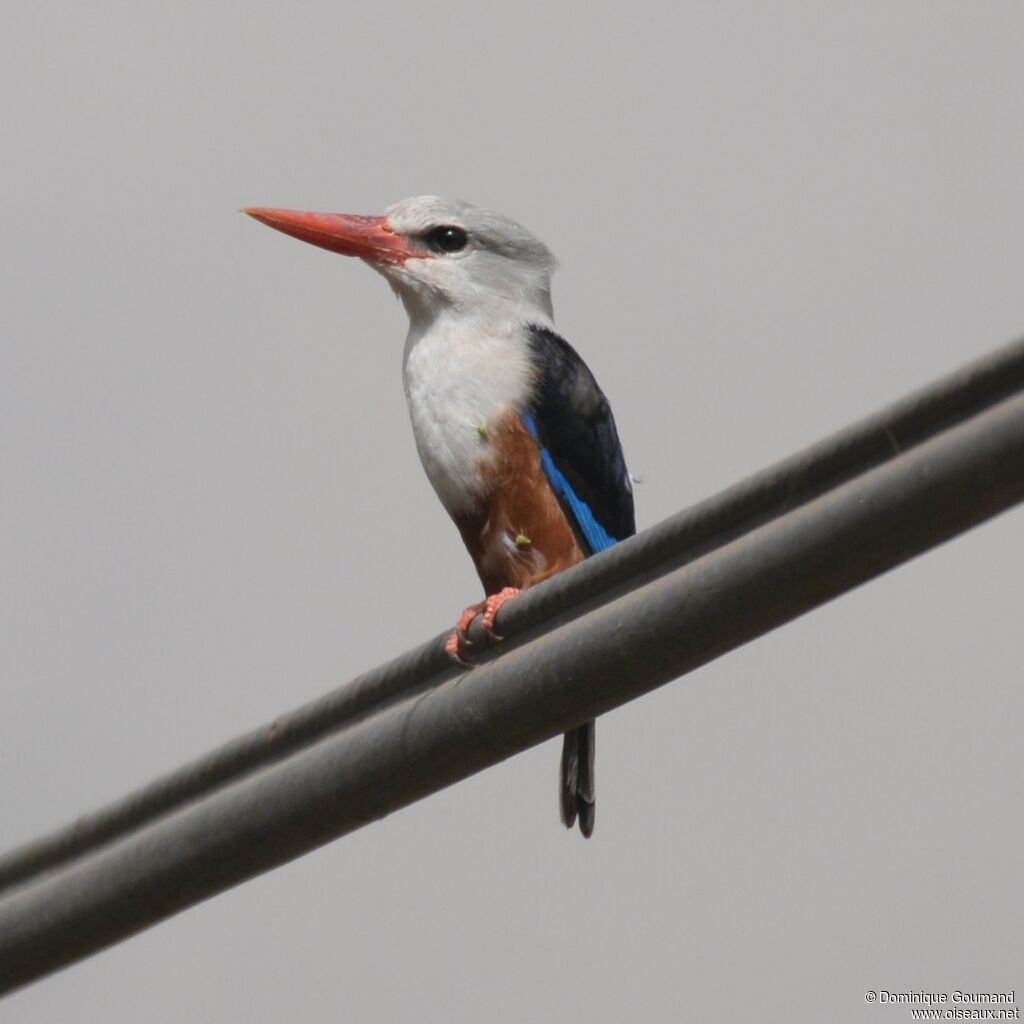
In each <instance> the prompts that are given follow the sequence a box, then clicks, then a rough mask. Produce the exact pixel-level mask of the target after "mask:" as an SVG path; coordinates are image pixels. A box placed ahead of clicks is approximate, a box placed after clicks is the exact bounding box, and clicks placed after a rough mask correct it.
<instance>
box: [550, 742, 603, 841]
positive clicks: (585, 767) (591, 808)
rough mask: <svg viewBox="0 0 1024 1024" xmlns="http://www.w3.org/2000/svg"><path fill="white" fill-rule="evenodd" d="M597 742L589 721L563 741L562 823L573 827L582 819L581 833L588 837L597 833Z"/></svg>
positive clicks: (560, 797) (560, 805)
mask: <svg viewBox="0 0 1024 1024" xmlns="http://www.w3.org/2000/svg"><path fill="white" fill-rule="evenodd" d="M594 739H595V730H594V723H593V722H587V723H586V724H585V725H581V726H580V727H579V728H578V729H573V730H572V731H571V732H567V733H566V734H565V739H564V740H563V741H562V769H561V771H562V777H561V785H560V786H559V808H560V810H561V812H562V824H564V825H565V827H566V828H572V827H573V825H574V824H576V819H577V817H578V818H579V822H580V831H581V832H582V833H583V835H584V836H585V837H587V838H589V837H590V834H591V833H592V832H593V831H594V812H595V804H594Z"/></svg>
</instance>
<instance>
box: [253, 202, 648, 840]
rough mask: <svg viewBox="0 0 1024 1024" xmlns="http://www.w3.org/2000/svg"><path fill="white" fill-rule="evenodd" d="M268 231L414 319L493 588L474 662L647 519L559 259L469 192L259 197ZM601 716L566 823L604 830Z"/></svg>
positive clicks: (430, 419)
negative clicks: (554, 588)
mask: <svg viewBox="0 0 1024 1024" xmlns="http://www.w3.org/2000/svg"><path fill="white" fill-rule="evenodd" d="M242 212H244V213H247V214H248V215H249V216H251V217H254V218H255V219H256V220H258V221H261V222H262V223H263V224H266V225H267V226H268V227H272V228H275V229H276V230H278V231H283V232H284V233H285V234H287V235H291V236H293V237H294V238H298V239H301V240H302V241H304V242H310V243H311V244H313V245H316V246H319V247H320V248H322V249H327V250H329V251H331V252H335V253H340V254H342V255H344V256H355V257H358V258H359V259H362V260H363V261H364V262H365V263H367V264H369V266H371V267H372V268H373V269H374V270H376V271H378V272H379V273H380V274H382V275H383V276H384V278H385V279H386V280H387V282H388V284H390V285H391V287H392V289H393V290H394V291H395V292H396V294H397V295H398V297H399V299H400V300H401V302H402V304H403V305H404V306H405V310H406V312H407V313H408V316H409V332H408V335H407V336H406V339H405V349H404V353H403V360H402V370H403V377H404V384H405V396H406V400H407V402H408V406H409V416H410V418H411V420H412V429H413V434H414V436H415V439H416V448H417V450H418V452H419V456H420V460H421V461H422V463H423V468H424V470H425V471H426V474H427V477H428V478H429V479H430V483H431V484H432V486H433V488H434V491H435V492H436V493H437V496H438V498H440V500H441V503H442V504H443V505H444V507H445V509H446V510H447V512H448V514H449V516H451V518H452V520H453V521H454V523H455V525H456V527H457V528H458V530H459V533H460V534H461V535H462V540H463V542H464V543H465V545H466V548H467V549H468V551H469V554H470V556H471V557H472V559H473V562H474V565H475V566H476V571H477V574H478V575H479V577H480V582H481V583H482V584H483V588H484V595H485V598H484V600H483V601H481V602H479V603H477V604H472V605H470V606H469V607H468V608H466V609H465V610H464V611H463V613H462V615H461V616H460V617H459V619H458V622H457V624H456V626H455V628H454V629H453V630H452V632H451V634H450V635H449V637H448V639H447V641H446V643H445V651H446V652H447V654H448V656H449V657H450V658H451V659H452V660H453V661H456V662H458V663H459V664H461V665H466V664H467V662H466V658H467V657H468V654H469V652H468V650H467V648H468V647H469V640H468V637H467V630H468V629H469V626H470V624H471V623H472V622H473V621H474V619H475V618H476V617H477V616H481V625H482V627H483V630H484V633H485V634H486V635H487V636H488V637H490V638H491V639H495V640H497V639H500V638H499V637H496V636H495V633H494V626H495V622H496V616H497V614H498V610H499V609H500V608H501V607H502V605H503V604H504V603H505V602H506V601H508V600H510V599H511V598H514V597H515V596H516V595H517V594H519V593H520V592H521V591H523V590H525V589H527V588H528V587H532V586H534V585H535V584H537V583H540V582H542V581H543V580H546V579H548V578H549V577H551V576H553V575H555V574H556V573H559V572H562V571H563V570H565V569H568V568H569V567H570V566H573V565H576V564H577V563H578V562H581V561H582V560H583V559H584V558H587V557H588V556H589V555H592V554H595V553H596V552H598V551H603V550H604V549H605V548H608V547H611V546H612V545H613V544H615V543H616V542H617V541H620V540H622V539H623V538H625V537H628V536H630V535H631V534H633V533H634V532H635V530H636V526H635V520H634V512H633V491H632V486H631V481H630V476H629V473H628V471H627V469H626V463H625V460H624V458H623V454H622V446H621V444H620V443H619V436H618V431H617V430H616V426H615V419H614V417H613V416H612V410H611V406H610V405H609V403H608V400H607V398H606V397H605V395H604V392H603V391H602V390H601V388H600V387H599V386H598V384H597V381H596V380H595V379H594V375H593V374H592V373H591V372H590V370H589V369H588V367H587V366H586V364H585V363H584V362H583V360H582V359H581V358H580V356H579V355H578V354H577V353H576V351H575V350H574V349H573V348H572V347H571V346H570V345H569V343H568V342H567V341H566V340H565V339H564V338H562V337H561V335H559V334H558V332H557V331H556V330H555V324H554V313H553V309H552V304H551V276H552V273H553V272H554V270H555V266H556V263H555V258H554V256H553V255H552V254H551V252H550V250H549V249H548V248H547V246H545V245H544V243H543V242H541V241H540V240H539V239H538V238H536V237H535V236H534V235H532V234H531V233H530V232H529V231H527V230H526V229H525V228H524V227H522V226H521V225H520V224H518V223H516V222H515V221H514V220H511V219H510V218H508V217H505V216H502V215H501V214H498V213H493V212H491V211H490V210H486V209H482V208H480V207H477V206H473V205H471V204H470V203H466V202H463V201H461V200H455V201H452V200H445V199H439V198H437V197H436V196H418V197H415V198H412V199H405V200H402V201H401V202H398V203H395V204H394V205H393V206H390V207H388V208H387V209H386V210H385V212H384V214H383V215H381V216H370V217H367V216H355V215H351V214H343V213H308V212H304V211H299V210H285V209H268V208H263V207H251V208H247V209H245V210H243V211H242ZM594 739H595V730H594V723H593V722H586V723H584V724H583V725H581V726H579V727H577V728H575V729H572V730H571V731H569V732H567V733H566V734H565V738H564V741H563V745H562V757H561V763H560V780H559V809H560V812H561V818H562V822H563V823H564V824H565V826H566V828H569V829H572V827H573V826H574V824H575V823H576V822H577V821H578V822H579V827H580V831H581V832H582V833H583V835H584V836H587V837H589V836H590V835H591V833H592V832H593V829H594V815H595V794H594Z"/></svg>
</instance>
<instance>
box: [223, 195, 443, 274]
mask: <svg viewBox="0 0 1024 1024" xmlns="http://www.w3.org/2000/svg"><path fill="white" fill-rule="evenodd" d="M242 213H247V214H248V215H249V216H250V217H254V218H255V219H256V220H258V221H260V223H262V224H266V225H267V227H270V228H274V229H275V230H276V231H283V232H284V233H285V234H286V235H291V236H292V237H293V238H299V239H301V240H302V241H303V242H309V243H310V244H311V245H318V246H320V248H321V249H329V250H330V251H331V252H337V253H341V255H342V256H357V257H359V258H360V259H364V260H370V262H372V263H404V262H405V261H406V260H407V259H411V258H413V257H417V258H418V257H426V256H429V255H430V253H429V252H426V251H420V250H418V249H413V248H411V247H410V245H409V243H408V242H407V241H406V240H405V239H404V238H403V237H402V236H401V235H399V234H396V232H395V231H394V230H392V228H391V226H390V225H389V224H388V219H387V217H357V216H354V215H353V214H348V213H306V212H304V211H302V210H272V209H265V208H263V207H258V206H250V207H247V208H246V209H244V210H242Z"/></svg>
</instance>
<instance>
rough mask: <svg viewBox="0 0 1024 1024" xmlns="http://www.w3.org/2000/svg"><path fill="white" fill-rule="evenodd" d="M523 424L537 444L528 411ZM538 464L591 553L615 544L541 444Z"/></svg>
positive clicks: (535, 425) (535, 428)
mask: <svg viewBox="0 0 1024 1024" xmlns="http://www.w3.org/2000/svg"><path fill="white" fill-rule="evenodd" d="M523 424H524V425H525V427H526V429H527V430H528V431H529V432H530V434H531V435H532V436H533V439H534V440H535V441H536V442H537V444H538V445H539V444H540V434H539V433H538V431H537V423H536V421H535V420H534V418H533V416H531V415H530V413H523ZM540 464H541V466H542V467H543V469H544V475H545V476H546V477H547V478H548V483H549V484H551V489H552V490H553V491H554V492H555V497H557V498H559V499H560V500H561V501H564V502H565V504H566V505H567V506H568V507H569V510H570V511H571V512H572V514H573V518H574V519H575V520H576V525H577V526H578V527H579V531H580V533H582V534H583V539H584V540H585V541H586V542H587V546H588V547H589V548H590V551H591V553H592V554H596V553H597V552H598V551H604V550H605V548H610V547H611V546H612V545H613V544H617V543H618V541H617V540H616V539H615V538H614V537H612V536H611V535H610V534H609V533H608V531H607V530H605V528H604V527H603V526H602V525H601V524H600V523H599V522H598V521H597V520H596V519H595V518H594V513H593V512H591V511H590V506H589V505H588V504H587V503H586V502H585V501H582V500H581V499H580V498H579V497H577V495H576V492H575V491H574V490H573V489H572V485H571V484H570V483H569V481H568V480H566V479H565V477H564V476H563V475H562V471H561V470H560V469H559V468H558V467H557V466H556V465H555V460H554V459H553V458H551V453H550V452H549V451H548V450H547V448H544V447H543V446H542V447H541V449H540Z"/></svg>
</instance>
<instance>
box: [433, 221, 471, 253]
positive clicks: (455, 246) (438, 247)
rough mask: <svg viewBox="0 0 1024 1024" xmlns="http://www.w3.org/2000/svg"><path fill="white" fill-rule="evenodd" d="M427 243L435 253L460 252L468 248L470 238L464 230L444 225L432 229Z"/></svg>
mask: <svg viewBox="0 0 1024 1024" xmlns="http://www.w3.org/2000/svg"><path fill="white" fill-rule="evenodd" d="M426 241H427V245H429V246H430V248H431V249H433V250H434V252H459V251H460V250H462V249H465V248H466V243H467V242H468V241H469V236H468V235H467V234H466V232H465V231H463V230H462V228H457V227H455V226H454V225H451V224H442V225H441V226H440V227H439V228H432V229H431V230H430V231H428V232H427V235H426Z"/></svg>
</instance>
